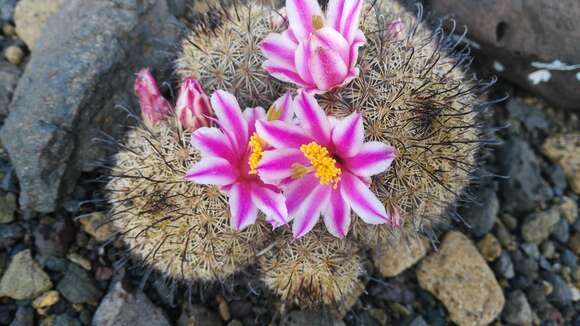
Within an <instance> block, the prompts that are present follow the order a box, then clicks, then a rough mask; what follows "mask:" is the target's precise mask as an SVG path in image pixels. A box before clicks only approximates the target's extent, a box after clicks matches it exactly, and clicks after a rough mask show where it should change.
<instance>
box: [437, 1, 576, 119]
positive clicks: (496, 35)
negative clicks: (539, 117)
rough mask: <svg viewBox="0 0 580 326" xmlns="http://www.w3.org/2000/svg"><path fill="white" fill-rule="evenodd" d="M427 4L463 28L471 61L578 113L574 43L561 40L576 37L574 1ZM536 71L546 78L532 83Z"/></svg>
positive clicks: (441, 2) (444, 2)
mask: <svg viewBox="0 0 580 326" xmlns="http://www.w3.org/2000/svg"><path fill="white" fill-rule="evenodd" d="M431 4H432V8H433V10H434V11H436V12H437V13H438V14H440V15H444V16H451V17H453V18H454V19H456V20H457V26H458V29H459V27H460V26H467V28H468V30H469V38H470V39H471V40H472V41H474V42H475V43H476V44H477V45H476V46H474V47H473V48H474V49H475V50H478V51H477V52H476V57H477V58H479V59H481V60H483V61H485V62H484V64H489V65H490V66H493V67H495V69H496V71H497V72H498V73H500V75H501V76H502V77H505V78H507V79H509V80H511V81H513V82H515V83H517V84H519V85H520V86H522V87H524V88H527V89H529V90H532V91H533V92H535V93H538V94H540V95H542V96H543V97H545V98H546V99H547V100H549V101H550V102H552V103H554V104H555V105H557V106H559V107H561V108H568V109H573V110H580V92H578V87H579V86H580V80H579V79H578V77H577V73H578V72H579V71H580V69H579V68H578V67H577V66H574V65H577V64H579V63H580V42H562V40H578V39H580V19H578V17H579V16H580V2H579V1H577V0H559V1H546V0H525V1H522V0H488V1H480V0H432V1H431ZM459 32H463V30H462V29H461V30H459ZM558 61H559V62H560V63H563V64H566V65H563V64H558ZM537 71H541V72H540V73H539V74H540V75H544V76H547V77H548V80H546V81H544V82H535V81H534V75H533V74H534V73H536V72H537ZM531 74H532V75H531ZM536 76H537V75H536ZM536 81H538V80H536Z"/></svg>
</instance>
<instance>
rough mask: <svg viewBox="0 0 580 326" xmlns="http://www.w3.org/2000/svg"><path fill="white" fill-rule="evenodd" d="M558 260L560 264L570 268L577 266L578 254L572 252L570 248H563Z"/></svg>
mask: <svg viewBox="0 0 580 326" xmlns="http://www.w3.org/2000/svg"><path fill="white" fill-rule="evenodd" d="M560 261H561V262H562V264H564V265H566V266H569V267H570V268H577V266H578V256H576V254H574V253H573V252H572V251H571V250H568V249H564V251H562V254H561V255H560Z"/></svg>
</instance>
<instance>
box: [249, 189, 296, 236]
mask: <svg viewBox="0 0 580 326" xmlns="http://www.w3.org/2000/svg"><path fill="white" fill-rule="evenodd" d="M252 201H253V202H254V205H256V207H258V209H259V210H260V211H262V213H264V215H266V220H270V221H272V222H273V223H271V224H272V226H274V227H276V226H279V225H282V224H287V223H288V221H289V220H288V209H287V208H286V198H284V195H282V194H281V193H278V192H275V191H273V190H271V189H268V188H266V187H264V186H263V185H260V184H258V183H253V184H252Z"/></svg>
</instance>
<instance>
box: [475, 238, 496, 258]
mask: <svg viewBox="0 0 580 326" xmlns="http://www.w3.org/2000/svg"><path fill="white" fill-rule="evenodd" d="M477 247H478V249H479V252H481V255H482V256H483V258H485V260H487V261H488V262H492V261H494V260H496V259H497V258H498V257H499V256H500V255H501V245H500V244H499V241H497V239H496V238H495V237H494V236H493V234H491V233H488V234H486V235H485V237H483V239H481V240H480V241H479V242H478V243H477Z"/></svg>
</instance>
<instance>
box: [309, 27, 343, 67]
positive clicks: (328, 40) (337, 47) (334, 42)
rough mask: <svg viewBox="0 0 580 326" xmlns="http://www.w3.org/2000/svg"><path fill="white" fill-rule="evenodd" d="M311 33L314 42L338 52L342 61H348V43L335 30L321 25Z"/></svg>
mask: <svg viewBox="0 0 580 326" xmlns="http://www.w3.org/2000/svg"><path fill="white" fill-rule="evenodd" d="M313 35H314V36H315V37H314V38H313V40H314V43H315V44H317V45H318V46H322V47H325V48H328V49H332V50H334V51H336V52H338V53H339V54H340V57H341V58H342V59H343V60H344V62H349V49H350V47H349V44H348V42H347V41H346V39H345V38H344V37H343V36H342V35H341V34H340V33H339V32H338V31H337V30H335V29H333V28H330V27H323V28H321V29H319V30H317V31H315V32H314V33H313Z"/></svg>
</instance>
